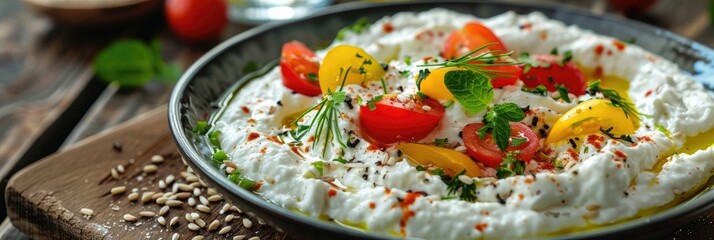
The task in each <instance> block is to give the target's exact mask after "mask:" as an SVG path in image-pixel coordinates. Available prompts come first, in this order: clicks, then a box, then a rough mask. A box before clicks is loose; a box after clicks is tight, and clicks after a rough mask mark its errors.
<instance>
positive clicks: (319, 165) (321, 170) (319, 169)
mask: <svg viewBox="0 0 714 240" xmlns="http://www.w3.org/2000/svg"><path fill="white" fill-rule="evenodd" d="M312 166H313V167H315V169H316V170H317V172H318V173H320V176H322V175H323V174H324V172H325V165H324V163H322V161H317V162H313V163H312Z"/></svg>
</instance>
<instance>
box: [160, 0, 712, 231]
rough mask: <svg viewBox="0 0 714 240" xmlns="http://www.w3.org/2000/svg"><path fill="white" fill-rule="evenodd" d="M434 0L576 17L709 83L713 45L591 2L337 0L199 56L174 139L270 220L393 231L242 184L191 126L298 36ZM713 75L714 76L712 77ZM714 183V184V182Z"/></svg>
mask: <svg viewBox="0 0 714 240" xmlns="http://www.w3.org/2000/svg"><path fill="white" fill-rule="evenodd" d="M435 7H441V8H447V9H451V10H455V11H459V12H464V13H470V14H474V15H476V16H478V17H491V16H494V15H497V14H500V13H503V12H506V11H515V12H517V13H522V14H523V13H529V12H533V11H540V12H543V13H544V14H545V15H547V16H548V17H550V18H552V19H556V20H560V21H563V22H565V23H566V24H575V25H578V26H580V27H582V28H585V29H590V30H592V31H594V32H596V33H599V34H602V35H608V36H613V37H616V38H619V39H637V43H636V44H637V45H640V46H642V47H643V48H645V49H647V50H649V51H651V52H654V53H656V54H658V55H661V56H663V57H664V58H667V59H669V60H671V61H674V62H675V63H677V64H678V65H679V66H680V67H681V68H682V69H683V70H685V71H689V72H691V73H693V74H695V75H696V76H698V79H700V80H701V81H703V82H704V83H705V85H707V86H708V87H710V88H711V86H712V81H711V77H709V76H711V75H710V74H707V72H709V73H711V72H712V71H713V70H714V63H713V62H712V60H714V51H713V50H712V49H710V48H708V47H706V46H703V45H701V44H699V43H696V42H692V41H690V40H687V39H685V38H683V37H681V36H678V35H676V34H673V33H671V32H668V31H665V30H662V29H659V28H655V27H651V26H648V25H645V24H642V23H637V22H632V21H628V20H623V19H619V18H616V17H613V16H596V15H593V14H592V13H590V12H588V11H586V10H580V9H574V8H569V7H565V6H562V5H558V6H556V5H549V4H542V3H539V4H537V5H529V4H513V3H494V2H480V1H470V2H437V3H423V2H418V3H414V2H412V3H389V4H347V5H338V6H335V7H333V8H331V9H327V10H326V11H322V12H321V13H318V14H316V15H313V16H311V17H308V18H304V19H299V20H295V21H289V22H283V23H276V24H269V25H262V26H259V27H256V28H254V29H251V30H249V31H246V32H244V33H241V34H240V35H237V36H235V37H232V38H230V39H228V40H227V41H225V42H223V43H221V44H220V45H218V46H217V47H215V48H214V49H212V50H211V51H209V52H208V53H206V54H205V55H204V56H203V57H201V58H200V59H199V60H198V61H196V63H194V64H193V65H192V66H191V67H190V68H189V69H188V70H187V71H186V73H185V74H184V75H183V76H182V77H181V80H179V82H178V83H177V84H176V87H175V88H174V90H173V93H172V95H171V100H170V101H169V121H170V126H171V131H172V133H173V136H174V139H175V141H176V143H177V144H178V147H179V150H180V151H181V154H183V156H184V157H185V159H187V162H188V164H189V165H190V166H191V167H192V168H193V169H194V171H196V172H197V173H198V175H199V176H200V177H201V179H203V180H204V181H205V182H206V183H208V184H209V185H211V186H212V187H213V188H215V189H216V190H217V191H219V192H220V193H222V194H223V196H224V197H225V198H227V199H229V200H230V201H231V202H232V203H234V204H235V205H237V206H239V207H241V208H242V209H244V210H247V211H248V212H252V213H255V215H257V216H258V217H260V218H262V219H264V220H265V221H266V222H267V223H268V224H270V225H271V226H274V227H275V228H277V229H279V230H282V231H284V232H285V233H287V234H288V235H290V236H292V237H293V238H297V239H308V238H309V239H383V238H391V237H389V236H381V235H376V234H373V233H367V232H360V231H357V230H352V229H348V228H345V227H342V226H339V225H337V224H333V223H330V222H325V221H321V220H318V219H316V218H311V217H306V216H303V215H300V214H297V213H295V212H292V211H290V210H287V209H284V208H281V207H280V206H277V205H275V204H273V203H270V202H268V201H266V200H265V199H263V198H261V197H260V196H258V195H256V194H254V193H251V192H249V191H246V190H244V189H241V188H239V187H237V186H236V185H235V184H234V183H232V182H230V181H228V179H226V176H225V175H224V174H223V173H221V172H220V171H219V170H218V169H216V168H215V167H214V166H213V165H212V164H211V160H210V159H211V152H210V150H209V149H210V147H209V144H208V143H207V142H206V141H205V139H204V138H202V137H201V136H198V135H196V134H194V133H193V132H192V131H191V129H192V128H193V126H194V125H195V123H196V121H200V120H206V119H207V118H208V116H210V115H211V114H213V113H214V112H215V111H216V110H217V106H218V105H219V100H220V98H221V96H222V95H224V94H225V93H226V92H228V91H231V90H233V89H236V88H239V87H240V86H242V85H243V84H244V83H245V82H246V81H247V80H245V79H246V78H243V77H244V73H243V71H242V70H243V69H247V68H250V66H251V65H254V64H257V65H258V66H264V65H266V64H268V63H270V62H272V61H274V60H275V59H277V58H278V57H279V56H280V51H281V46H282V44H283V43H284V42H287V41H290V40H296V39H297V40H300V41H302V42H304V43H306V44H307V45H308V46H319V45H321V44H326V43H329V42H331V41H332V39H333V38H334V36H335V34H336V33H337V31H338V30H339V29H340V28H342V27H345V26H348V25H350V24H351V23H353V22H355V21H356V20H357V19H359V18H361V17H367V18H369V19H370V20H371V21H375V20H377V19H379V18H381V17H383V16H387V15H392V14H394V13H396V12H399V11H424V10H428V9H431V8H435ZM706 78H709V79H706ZM710 185H711V184H710ZM712 207H714V191H710V189H709V188H706V189H705V190H703V191H702V192H701V193H700V194H699V195H697V196H696V197H695V198H693V199H691V200H689V201H687V202H685V203H682V204H680V205H678V206H676V207H673V208H671V209H668V210H665V211H662V212H660V213H658V214H656V215H653V216H650V217H645V218H640V219H636V220H632V221H629V222H626V223H623V224H618V225H614V226H609V227H604V228H599V229H596V230H593V231H588V232H575V233H571V234H570V235H564V236H559V237H567V238H606V237H607V238H612V237H617V238H618V239H631V238H652V237H656V236H661V235H662V234H665V233H668V232H669V231H672V230H673V228H674V227H676V226H678V225H681V224H683V223H685V222H686V221H688V220H690V219H692V218H693V217H695V216H698V215H700V214H702V213H704V212H706V211H708V210H710V209H712Z"/></svg>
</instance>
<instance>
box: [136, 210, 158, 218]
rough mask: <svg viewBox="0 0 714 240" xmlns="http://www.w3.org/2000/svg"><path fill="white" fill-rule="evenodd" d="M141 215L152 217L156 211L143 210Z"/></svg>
mask: <svg viewBox="0 0 714 240" xmlns="http://www.w3.org/2000/svg"><path fill="white" fill-rule="evenodd" d="M139 216H142V217H148V218H151V217H155V216H156V213H154V212H152V211H141V212H139Z"/></svg>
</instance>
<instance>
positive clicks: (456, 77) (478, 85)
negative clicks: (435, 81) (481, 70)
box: [444, 70, 493, 113]
mask: <svg viewBox="0 0 714 240" xmlns="http://www.w3.org/2000/svg"><path fill="white" fill-rule="evenodd" d="M444 84H445V85H446V88H447V89H449V92H451V94H452V95H454V98H456V100H457V101H459V103H460V104H461V106H462V107H463V108H464V109H466V111H467V112H469V113H478V112H481V111H483V110H484V109H486V108H487V107H488V105H489V104H491V102H492V101H493V85H491V80H490V79H488V78H487V77H485V76H483V75H481V74H477V73H476V72H473V71H469V70H456V71H449V72H447V73H446V75H445V76H444Z"/></svg>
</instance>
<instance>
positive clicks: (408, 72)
mask: <svg viewBox="0 0 714 240" xmlns="http://www.w3.org/2000/svg"><path fill="white" fill-rule="evenodd" d="M411 74H412V72H410V71H409V70H401V71H399V75H402V77H409V75H411Z"/></svg>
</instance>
